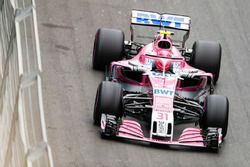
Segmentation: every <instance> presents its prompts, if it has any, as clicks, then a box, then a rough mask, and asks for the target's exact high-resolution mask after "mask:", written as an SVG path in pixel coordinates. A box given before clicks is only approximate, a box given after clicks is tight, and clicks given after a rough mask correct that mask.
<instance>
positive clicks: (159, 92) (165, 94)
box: [154, 89, 174, 96]
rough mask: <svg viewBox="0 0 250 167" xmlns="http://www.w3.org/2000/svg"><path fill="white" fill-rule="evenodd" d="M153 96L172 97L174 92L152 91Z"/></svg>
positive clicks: (165, 90)
mask: <svg viewBox="0 0 250 167" xmlns="http://www.w3.org/2000/svg"><path fill="white" fill-rule="evenodd" d="M154 94H155V95H160V96H173V95H174V91H173V90H169V89H154Z"/></svg>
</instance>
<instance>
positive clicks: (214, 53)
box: [190, 41, 222, 84]
mask: <svg viewBox="0 0 250 167" xmlns="http://www.w3.org/2000/svg"><path fill="white" fill-rule="evenodd" d="M221 52H222V51H221V45H220V44H219V43H218V42H213V41H196V42H195V43H194V44H193V53H192V58H191V63H190V64H191V65H192V66H194V67H195V68H198V69H201V70H203V71H205V72H210V73H212V74H213V76H214V84H216V82H217V81H218V79H219V74H220V64H221Z"/></svg>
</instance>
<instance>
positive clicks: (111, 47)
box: [92, 28, 124, 70]
mask: <svg viewBox="0 0 250 167" xmlns="http://www.w3.org/2000/svg"><path fill="white" fill-rule="evenodd" d="M123 51H124V33H123V32H122V31H121V30H116V29H107V28H101V29H98V30H97V32H96V36H95V43H94V49H93V56H92V66H93V68H94V69H96V70H105V66H108V65H109V64H110V63H111V62H112V61H118V60H121V59H122V55H123Z"/></svg>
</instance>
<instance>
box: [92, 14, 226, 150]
mask: <svg viewBox="0 0 250 167" xmlns="http://www.w3.org/2000/svg"><path fill="white" fill-rule="evenodd" d="M134 25H144V26H154V27H158V31H157V35H156V36H155V38H154V39H153V41H152V42H150V43H148V44H143V43H139V42H135V41H134ZM169 29H171V30H173V31H176V30H178V31H177V32H180V31H182V32H185V34H184V35H183V39H182V40H181V41H180V40H175V39H174V37H175V33H174V32H170V31H168V30H169ZM189 32H190V17H188V16H181V15H174V14H159V13H155V12H147V11H139V10H132V15H131V40H130V41H124V33H123V32H122V31H120V30H115V29H107V28H101V29H99V30H98V31H97V33H96V36H95V43H94V49H93V60H92V63H93V68H94V69H96V70H105V71H106V73H105V81H103V82H101V83H100V85H99V87H98V89H97V93H96V99H95V106H94V114H93V117H94V123H95V124H96V125H99V126H100V127H101V136H103V137H119V138H127V139H132V140H137V141H146V142H150V143H158V144H166V145H182V146H193V147H204V148H212V149H216V150H217V149H218V148H219V146H220V145H221V144H222V142H223V140H224V138H225V137H226V134H227V127H228V114H229V102H228V99H227V97H225V96H221V95H212V94H213V92H214V85H215V84H216V82H217V81H218V78H219V71H220V61H221V45H220V44H219V43H217V42H211V41H196V42H195V43H194V45H193V48H192V49H187V48H185V42H186V40H187V39H188V36H189Z"/></svg>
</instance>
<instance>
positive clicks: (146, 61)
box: [145, 58, 154, 67]
mask: <svg viewBox="0 0 250 167" xmlns="http://www.w3.org/2000/svg"><path fill="white" fill-rule="evenodd" d="M153 63H154V60H152V59H149V58H146V59H145V65H146V66H149V67H152V64H153Z"/></svg>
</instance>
